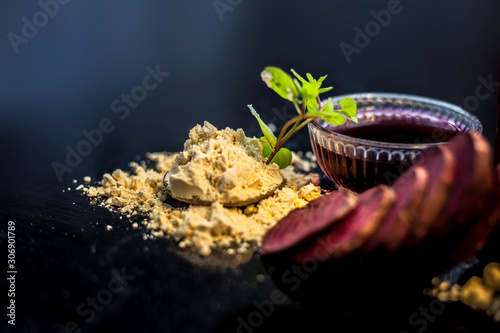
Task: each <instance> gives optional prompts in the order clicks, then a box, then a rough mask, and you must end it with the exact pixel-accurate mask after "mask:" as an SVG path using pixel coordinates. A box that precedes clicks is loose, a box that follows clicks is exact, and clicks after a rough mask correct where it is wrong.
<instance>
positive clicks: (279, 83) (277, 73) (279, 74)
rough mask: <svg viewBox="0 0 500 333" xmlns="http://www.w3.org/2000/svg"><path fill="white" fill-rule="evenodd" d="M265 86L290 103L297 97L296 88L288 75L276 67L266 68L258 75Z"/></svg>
mask: <svg viewBox="0 0 500 333" xmlns="http://www.w3.org/2000/svg"><path fill="white" fill-rule="evenodd" d="M260 76H261V78H262V80H263V81H264V82H265V83H266V84H267V86H268V87H269V88H271V89H273V90H274V91H275V92H276V93H278V95H280V96H281V97H283V98H284V99H286V100H289V101H291V102H293V101H295V100H296V99H297V98H298V97H299V93H298V91H297V87H296V86H295V84H294V82H293V79H292V77H291V76H290V75H288V74H287V73H286V72H284V71H283V70H282V69H280V68H278V67H266V68H264V70H263V71H262V72H261V74H260Z"/></svg>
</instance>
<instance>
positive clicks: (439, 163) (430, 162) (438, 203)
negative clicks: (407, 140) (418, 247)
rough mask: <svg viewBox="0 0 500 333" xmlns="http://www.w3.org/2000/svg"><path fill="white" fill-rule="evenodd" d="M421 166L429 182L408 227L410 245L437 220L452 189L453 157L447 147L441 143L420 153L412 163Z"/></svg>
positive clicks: (424, 234)
mask: <svg viewBox="0 0 500 333" xmlns="http://www.w3.org/2000/svg"><path fill="white" fill-rule="evenodd" d="M413 166H421V167H423V168H424V169H425V170H426V171H427V173H428V174H429V182H428V183H427V187H426V189H425V193H424V197H423V199H422V202H421V203H420V206H419V208H418V217H417V218H416V219H415V220H414V223H412V225H411V228H410V234H409V237H408V239H407V240H406V241H405V242H406V246H407V247H411V246H413V245H415V244H416V243H418V242H419V241H421V240H422V239H424V238H425V237H426V236H427V235H428V234H429V231H430V228H431V226H432V225H433V224H434V223H435V222H436V221H437V220H438V218H439V216H440V215H441V213H442V211H443V209H444V206H445V203H446V201H447V200H448V197H449V194H450V192H451V190H452V186H453V180H454V171H455V159H454V158H453V155H452V153H451V152H450V150H449V148H447V147H446V146H444V145H442V146H439V147H437V148H430V149H429V150H426V151H423V152H422V153H421V158H420V159H419V160H418V161H417V162H416V163H415V164H414V165H413Z"/></svg>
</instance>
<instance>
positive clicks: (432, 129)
mask: <svg viewBox="0 0 500 333" xmlns="http://www.w3.org/2000/svg"><path fill="white" fill-rule="evenodd" d="M345 97H351V98H353V99H354V100H355V101H356V103H357V118H358V123H355V122H353V121H350V120H348V121H347V122H346V123H345V124H344V125H339V126H332V125H329V124H327V123H326V122H324V121H322V120H315V121H313V122H311V123H309V124H308V129H309V136H310V139H311V145H312V149H313V152H314V154H315V155H316V158H317V160H318V164H319V166H320V167H321V169H322V171H323V172H324V173H325V175H326V176H327V177H328V178H329V179H330V180H332V181H333V182H334V183H335V184H336V185H337V186H338V187H339V188H345V189H348V190H350V191H353V192H356V193H361V192H364V191H365V190H367V189H369V188H371V187H373V186H375V185H377V184H387V185H392V183H394V181H395V180H396V179H397V178H398V177H399V176H400V175H401V174H402V173H403V172H404V171H405V170H407V169H408V168H409V167H410V166H411V165H412V164H413V163H414V162H415V161H416V160H417V158H418V156H419V155H420V153H421V152H422V151H424V150H425V149H428V148H432V147H437V146H439V145H441V144H444V143H446V142H447V141H448V140H450V139H451V138H453V136H454V135H455V134H457V133H459V132H464V131H473V132H477V133H482V129H483V127H482V124H481V122H480V121H479V120H478V119H477V118H476V117H475V116H474V115H472V114H470V113H468V112H467V111H465V110H463V109H461V108H460V107H458V106H456V105H453V104H450V103H447V102H444V101H440V100H436V99H430V98H425V97H420V96H413V95H405V94H393V93H359V94H351V95H342V96H336V97H333V103H334V107H335V108H338V107H339V102H340V100H342V98H345Z"/></svg>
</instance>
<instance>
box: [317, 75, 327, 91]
mask: <svg viewBox="0 0 500 333" xmlns="http://www.w3.org/2000/svg"><path fill="white" fill-rule="evenodd" d="M327 76H328V75H325V76H322V77H320V78H319V79H318V81H317V83H316V87H317V88H318V89H319V88H320V87H321V84H323V81H324V80H325V79H326V77H327Z"/></svg>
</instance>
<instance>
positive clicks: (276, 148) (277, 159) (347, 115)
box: [248, 67, 358, 169]
mask: <svg viewBox="0 0 500 333" xmlns="http://www.w3.org/2000/svg"><path fill="white" fill-rule="evenodd" d="M291 72H292V74H293V75H294V76H295V77H294V78H292V77H291V76H290V75H288V74H287V73H286V72H284V71H283V70H282V69H280V68H278V67H266V68H265V69H264V70H263V71H262V73H261V77H262V80H263V81H264V82H265V83H266V84H267V86H268V87H269V88H271V89H272V90H274V91H275V92H276V93H277V94H278V95H280V96H281V97H282V98H284V99H286V100H288V101H290V102H292V103H293V105H294V107H295V109H296V110H297V113H298V116H296V117H294V118H292V119H290V120H289V121H288V122H287V123H286V124H285V125H284V126H283V128H282V129H281V132H280V134H279V136H278V137H276V136H275V135H274V133H273V131H271V129H270V128H269V126H267V125H266V124H265V123H264V122H263V121H262V119H261V118H260V116H259V114H258V113H257V111H255V109H254V108H253V107H252V105H248V107H249V109H250V112H251V113H252V114H253V115H254V117H255V118H256V119H257V121H258V122H259V125H260V128H261V130H262V133H263V134H264V136H262V137H261V138H260V143H261V144H262V148H263V149H262V155H263V156H264V158H266V159H267V160H266V163H267V164H269V163H271V162H273V163H276V164H278V166H279V167H280V169H283V168H286V167H287V166H288V165H290V163H291V161H292V153H291V152H290V150H288V149H286V148H284V147H283V146H284V144H285V143H286V142H287V141H288V140H289V139H290V137H292V136H293V135H294V134H295V133H297V132H298V131H299V130H301V129H302V128H304V127H305V126H306V125H307V124H308V123H310V122H311V121H313V120H314V119H323V120H325V121H326V122H327V123H329V124H330V125H342V124H344V123H345V122H346V120H347V119H350V120H352V121H354V122H357V121H358V120H357V118H356V110H357V106H356V101H355V100H354V99H352V98H349V97H347V98H343V99H342V100H341V101H340V109H337V110H335V109H334V107H333V102H332V99H331V98H329V99H328V100H327V101H326V103H325V104H324V105H321V99H320V98H319V95H320V94H322V93H325V92H328V91H330V90H332V89H333V87H326V88H321V85H322V83H323V81H324V80H325V79H326V77H327V76H326V75H325V76H322V77H320V78H319V79H318V80H316V79H314V78H313V77H312V75H311V74H309V73H307V74H306V78H307V80H306V79H304V78H303V77H302V76H300V75H299V74H298V73H297V72H295V71H294V70H293V69H292V70H291Z"/></svg>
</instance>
